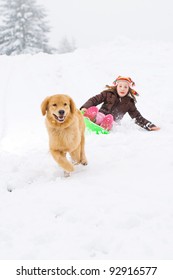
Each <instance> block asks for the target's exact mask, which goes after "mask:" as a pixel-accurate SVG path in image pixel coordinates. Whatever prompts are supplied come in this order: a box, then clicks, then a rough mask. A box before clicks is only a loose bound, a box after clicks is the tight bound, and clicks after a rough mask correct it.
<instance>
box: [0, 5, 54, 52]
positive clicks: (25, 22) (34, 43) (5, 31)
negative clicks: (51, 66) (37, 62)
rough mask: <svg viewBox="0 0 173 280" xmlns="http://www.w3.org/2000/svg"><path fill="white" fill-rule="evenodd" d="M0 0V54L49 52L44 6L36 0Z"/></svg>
mask: <svg viewBox="0 0 173 280" xmlns="http://www.w3.org/2000/svg"><path fill="white" fill-rule="evenodd" d="M0 1H1V2H2V3H1V5H0V14H1V15H2V16H3V19H2V25H1V26H0V54H7V55H12V54H22V53H38V52H46V53H50V52H51V48H50V47H49V45H48V37H47V36H48V33H49V32H50V28H49V25H48V23H47V21H46V19H45V18H46V16H47V15H46V12H45V10H44V8H43V7H42V6H40V5H37V4H36V0H0Z"/></svg>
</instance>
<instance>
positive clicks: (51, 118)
mask: <svg viewBox="0 0 173 280" xmlns="http://www.w3.org/2000/svg"><path fill="white" fill-rule="evenodd" d="M41 111H42V114H43V116H44V115H46V127H47V131H48V135H49V147H50V152H51V154H52V156H53V158H54V159H55V161H56V162H57V163H58V164H59V166H60V167H61V168H63V170H64V176H65V177H68V176H70V172H72V171H74V164H73V163H72V162H70V161H69V160H68V159H67V157H66V155H67V153H69V154H70V156H71V158H72V161H73V162H74V163H75V164H79V163H81V164H83V165H87V159H86V156H85V149H84V146H85V123H84V119H83V116H82V114H81V112H80V111H79V110H78V109H77V108H76V106H75V103H74V101H73V100H72V98H71V97H70V96H68V95H64V94H57V95H53V96H48V97H47V98H45V99H44V101H43V102H42V104H41Z"/></svg>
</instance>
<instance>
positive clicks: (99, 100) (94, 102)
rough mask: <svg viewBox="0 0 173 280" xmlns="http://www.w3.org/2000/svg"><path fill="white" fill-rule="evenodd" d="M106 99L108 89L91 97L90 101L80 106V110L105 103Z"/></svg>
mask: <svg viewBox="0 0 173 280" xmlns="http://www.w3.org/2000/svg"><path fill="white" fill-rule="evenodd" d="M105 99H106V91H104V92H101V93H100V94H97V95H95V96H93V97H91V98H90V99H88V101H87V102H85V103H84V104H83V105H82V106H81V107H80V110H83V109H84V110H85V109H88V108H90V107H92V106H97V105H99V104H101V103H103V102H104V100H105Z"/></svg>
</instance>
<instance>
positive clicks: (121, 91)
mask: <svg viewBox="0 0 173 280" xmlns="http://www.w3.org/2000/svg"><path fill="white" fill-rule="evenodd" d="M128 91H129V84H128V82H125V81H122V82H119V83H118V85H117V93H118V95H119V96H120V97H124V96H126V95H127V93H128Z"/></svg>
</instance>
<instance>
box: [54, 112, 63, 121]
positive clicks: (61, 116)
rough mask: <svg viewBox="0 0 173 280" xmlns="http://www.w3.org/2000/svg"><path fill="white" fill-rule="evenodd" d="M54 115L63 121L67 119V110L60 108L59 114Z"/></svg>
mask: <svg viewBox="0 0 173 280" xmlns="http://www.w3.org/2000/svg"><path fill="white" fill-rule="evenodd" d="M53 116H54V117H55V119H56V120H57V121H58V122H63V121H64V120H65V111H64V110H59V111H58V112H57V114H55V113H54V114H53Z"/></svg>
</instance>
